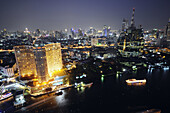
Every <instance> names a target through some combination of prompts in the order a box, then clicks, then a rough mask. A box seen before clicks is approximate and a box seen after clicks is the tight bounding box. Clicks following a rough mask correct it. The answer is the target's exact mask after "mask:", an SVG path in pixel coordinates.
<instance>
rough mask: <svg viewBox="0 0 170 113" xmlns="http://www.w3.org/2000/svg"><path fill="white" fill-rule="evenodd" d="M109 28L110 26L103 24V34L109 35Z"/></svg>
mask: <svg viewBox="0 0 170 113" xmlns="http://www.w3.org/2000/svg"><path fill="white" fill-rule="evenodd" d="M110 30H111V28H110V26H106V25H104V27H103V36H106V37H107V36H109V32H110Z"/></svg>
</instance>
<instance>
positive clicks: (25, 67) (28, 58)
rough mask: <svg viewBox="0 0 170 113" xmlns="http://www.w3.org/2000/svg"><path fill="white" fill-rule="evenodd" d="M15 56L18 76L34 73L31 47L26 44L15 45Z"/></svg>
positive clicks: (34, 67)
mask: <svg viewBox="0 0 170 113" xmlns="http://www.w3.org/2000/svg"><path fill="white" fill-rule="evenodd" d="M14 50H15V58H16V63H17V68H18V70H19V75H20V76H26V75H32V74H33V75H36V73H37V72H36V65H35V59H34V53H33V47H32V46H28V45H21V46H15V47H14Z"/></svg>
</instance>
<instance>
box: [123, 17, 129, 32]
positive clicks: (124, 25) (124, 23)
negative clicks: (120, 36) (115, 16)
mask: <svg viewBox="0 0 170 113" xmlns="http://www.w3.org/2000/svg"><path fill="white" fill-rule="evenodd" d="M126 29H128V20H127V19H125V18H124V19H123V22H122V31H126Z"/></svg>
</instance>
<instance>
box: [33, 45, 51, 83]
mask: <svg viewBox="0 0 170 113" xmlns="http://www.w3.org/2000/svg"><path fill="white" fill-rule="evenodd" d="M33 51H34V56H35V65H36V71H37V77H38V82H39V83H42V82H45V81H48V79H49V75H48V67H47V60H46V51H45V47H33Z"/></svg>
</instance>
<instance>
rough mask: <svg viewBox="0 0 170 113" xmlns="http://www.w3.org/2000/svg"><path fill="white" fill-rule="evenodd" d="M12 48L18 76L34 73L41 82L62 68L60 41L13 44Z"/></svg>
mask: <svg viewBox="0 0 170 113" xmlns="http://www.w3.org/2000/svg"><path fill="white" fill-rule="evenodd" d="M14 50H15V57H16V60H17V66H18V69H19V74H20V76H25V75H31V74H34V75H35V76H37V77H38V82H39V83H42V82H46V81H48V80H49V78H50V77H52V74H53V73H54V72H55V71H57V70H60V69H61V68H62V55H61V46H60V43H53V44H47V45H45V46H37V47H33V46H25V45H24V46H15V47H14Z"/></svg>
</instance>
